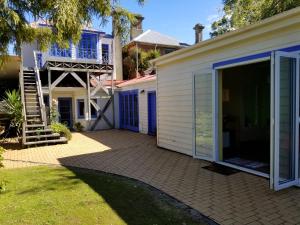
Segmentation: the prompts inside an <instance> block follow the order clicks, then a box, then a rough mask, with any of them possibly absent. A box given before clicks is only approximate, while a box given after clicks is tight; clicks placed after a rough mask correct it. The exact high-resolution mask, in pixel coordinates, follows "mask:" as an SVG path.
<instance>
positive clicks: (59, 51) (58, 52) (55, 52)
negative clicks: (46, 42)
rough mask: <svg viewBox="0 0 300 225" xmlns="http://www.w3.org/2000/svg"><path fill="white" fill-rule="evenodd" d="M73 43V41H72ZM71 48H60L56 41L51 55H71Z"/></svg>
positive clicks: (52, 46)
mask: <svg viewBox="0 0 300 225" xmlns="http://www.w3.org/2000/svg"><path fill="white" fill-rule="evenodd" d="M70 45H71V43H70ZM71 55H72V54H71V48H65V49H63V48H60V47H59V46H58V44H56V43H54V44H52V45H51V49H50V56H57V57H71Z"/></svg>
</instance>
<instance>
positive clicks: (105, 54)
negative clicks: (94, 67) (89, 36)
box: [102, 44, 109, 63]
mask: <svg viewBox="0 0 300 225" xmlns="http://www.w3.org/2000/svg"><path fill="white" fill-rule="evenodd" d="M102 62H103V63H109V45H108V44H102Z"/></svg>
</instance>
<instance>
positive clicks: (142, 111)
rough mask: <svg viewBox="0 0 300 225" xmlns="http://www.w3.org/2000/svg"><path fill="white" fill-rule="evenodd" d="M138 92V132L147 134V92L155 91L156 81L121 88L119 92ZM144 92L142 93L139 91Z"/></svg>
mask: <svg viewBox="0 0 300 225" xmlns="http://www.w3.org/2000/svg"><path fill="white" fill-rule="evenodd" d="M128 90H138V93H139V94H138V101H139V131H140V132H141V133H143V134H148V92H149V91H156V81H155V80H153V81H147V82H143V83H138V84H133V85H130V86H126V87H122V88H121V89H120V90H119V91H128ZM142 90H144V92H143V93H141V91H142Z"/></svg>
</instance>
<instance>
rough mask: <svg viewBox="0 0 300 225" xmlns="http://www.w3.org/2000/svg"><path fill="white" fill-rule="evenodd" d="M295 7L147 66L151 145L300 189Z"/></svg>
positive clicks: (298, 13) (299, 51) (299, 21)
mask: <svg viewBox="0 0 300 225" xmlns="http://www.w3.org/2000/svg"><path fill="white" fill-rule="evenodd" d="M299 58H300V8H295V9H293V10H290V11H287V12H284V13H282V14H280V15H276V16H274V17H272V18H269V19H266V20H263V21H261V22H259V23H257V24H254V25H250V26H248V27H245V28H242V29H240V30H237V31H233V32H230V33H227V34H224V35H221V36H219V37H217V38H214V39H211V40H206V41H200V42H199V43H197V44H196V45H193V46H191V47H188V48H184V49H181V50H178V51H175V52H173V53H170V54H167V55H164V56H161V57H160V58H158V59H155V60H153V63H154V64H155V67H156V69H157V128H158V130H157V144H158V146H160V147H163V148H167V149H170V150H173V151H176V152H180V153H183V154H186V155H189V156H191V157H194V158H197V159H204V160H208V161H211V162H216V163H218V164H222V165H225V166H229V167H233V168H236V169H239V170H242V171H246V172H249V173H253V174H255V175H258V176H262V177H266V178H268V179H269V180H270V188H271V189H274V190H280V189H284V188H287V187H290V186H293V185H298V186H299V185H300V179H299V138H298V137H299V71H300V66H299Z"/></svg>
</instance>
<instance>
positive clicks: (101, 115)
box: [91, 96, 113, 130]
mask: <svg viewBox="0 0 300 225" xmlns="http://www.w3.org/2000/svg"><path fill="white" fill-rule="evenodd" d="M112 98H113V96H111V97H110V98H109V100H108V101H107V102H106V104H105V106H104V107H103V110H101V109H100V107H99V106H98V105H97V104H96V103H95V101H94V100H91V104H92V105H93V106H95V105H97V108H98V109H99V111H98V112H99V115H98V117H97V119H96V121H95V122H94V124H93V125H92V127H91V130H95V128H96V126H97V124H98V123H99V122H100V120H101V119H102V118H103V120H104V121H105V122H106V123H107V125H108V126H109V127H110V128H113V125H112V123H111V122H110V121H109V120H108V119H107V117H106V116H105V112H106V111H107V109H108V107H109V105H110V104H111V103H112ZM94 104H95V105H94ZM95 108H96V107H95ZM97 108H96V109H97Z"/></svg>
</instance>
